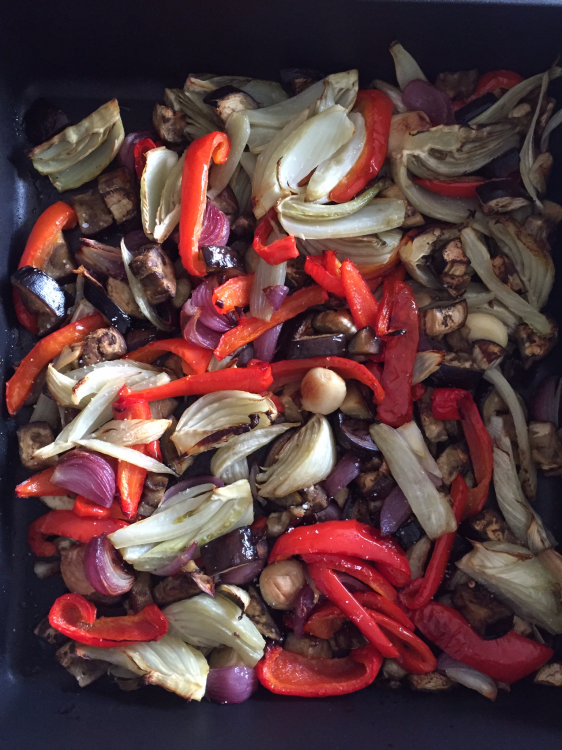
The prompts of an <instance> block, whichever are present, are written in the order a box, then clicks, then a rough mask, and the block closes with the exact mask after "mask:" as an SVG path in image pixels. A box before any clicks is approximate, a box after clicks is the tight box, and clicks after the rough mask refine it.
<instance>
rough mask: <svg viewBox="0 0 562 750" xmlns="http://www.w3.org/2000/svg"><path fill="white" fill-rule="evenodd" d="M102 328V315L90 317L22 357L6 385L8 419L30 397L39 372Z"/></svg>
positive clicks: (66, 328) (60, 332)
mask: <svg viewBox="0 0 562 750" xmlns="http://www.w3.org/2000/svg"><path fill="white" fill-rule="evenodd" d="M103 325H104V319H103V315H102V314H101V313H98V312H97V313H94V314H93V315H88V316H87V317H86V318H82V319H81V320H77V321H76V323H69V325H67V326H64V328H60V329H59V330H58V331H55V332H54V333H50V334H49V335H48V336H45V338H43V339H41V341H39V343H37V344H36V345H35V346H34V347H33V349H32V350H31V351H30V352H29V354H28V355H27V356H26V357H24V358H23V359H22V361H21V363H20V365H19V367H18V369H17V370H16V372H15V374H14V375H12V377H11V378H10V380H8V382H7V383H6V405H7V407H8V411H9V412H10V414H11V415H12V416H14V414H15V413H16V412H17V411H19V409H20V408H21V407H22V406H23V403H24V401H25V399H26V398H27V397H28V396H29V394H30V393H31V389H32V388H33V384H34V382H35V380H36V379H37V377H38V376H39V373H40V372H41V370H42V369H43V368H44V367H46V366H47V365H48V364H49V362H51V360H53V359H54V358H55V357H56V356H58V355H59V354H60V353H61V352H62V350H63V349H64V348H65V346H69V345H70V344H75V343H77V342H78V341H83V340H84V339H85V338H86V336H87V335H88V334H89V333H91V332H92V331H95V330H96V328H101V327H102V326H103Z"/></svg>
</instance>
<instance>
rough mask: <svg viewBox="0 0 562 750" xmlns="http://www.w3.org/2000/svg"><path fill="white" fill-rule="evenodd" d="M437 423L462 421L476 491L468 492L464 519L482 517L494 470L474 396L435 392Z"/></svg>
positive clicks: (454, 391) (447, 390)
mask: <svg viewBox="0 0 562 750" xmlns="http://www.w3.org/2000/svg"><path fill="white" fill-rule="evenodd" d="M431 409H432V412H433V416H434V417H435V418H436V419H460V420H461V424H462V428H463V431H464V436H465V439H466V442H467V443H468V449H469V451H470V459H471V461H472V468H473V469H474V476H475V477H476V481H477V482H478V484H477V486H476V487H473V488H471V489H469V490H468V502H467V504H466V510H465V513H464V517H465V518H469V517H470V516H474V515H476V514H477V513H480V511H481V510H482V508H483V507H484V504H485V503H486V500H487V498H488V491H489V489H490V482H491V481H492V473H493V469H494V455H493V451H492V441H491V439H490V435H489V434H488V430H487V429H486V427H485V425H484V422H483V421H482V417H481V416H480V413H479V411H478V407H477V406H476V404H475V403H474V399H473V398H472V394H471V393H469V391H465V390H463V389H462V388H436V389H435V390H434V391H433V396H432V399H431Z"/></svg>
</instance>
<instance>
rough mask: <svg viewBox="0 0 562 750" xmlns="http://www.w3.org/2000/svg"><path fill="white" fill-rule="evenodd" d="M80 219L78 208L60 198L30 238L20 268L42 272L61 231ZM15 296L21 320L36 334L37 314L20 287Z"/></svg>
mask: <svg viewBox="0 0 562 750" xmlns="http://www.w3.org/2000/svg"><path fill="white" fill-rule="evenodd" d="M77 221H78V217H77V216H76V211H75V210H74V209H73V208H71V206H69V205H68V203H63V201H57V202H56V203H53V205H52V206H49V208H46V209H45V210H44V211H43V213H42V214H41V216H40V217H39V218H38V219H37V221H36V222H35V225H34V227H33V229H32V230H31V233H30V235H29V237H28V238H27V242H26V244H25V248H24V251H23V253H22V256H21V258H20V261H19V263H18V268H23V267H24V266H32V267H33V268H38V269H39V270H40V271H43V270H44V269H45V266H46V264H47V261H48V260H49V256H50V255H51V253H52V251H53V248H54V247H55V245H56V244H57V242H58V238H59V235H60V233H61V232H62V230H63V229H72V228H73V227H75V226H76V223H77ZM13 299H14V307H15V310H16V315H17V318H18V321H19V322H20V323H21V325H22V326H23V327H24V328H27V330H28V331H31V333H37V316H36V315H34V314H33V313H30V312H29V310H28V309H27V308H26V306H25V305H24V304H23V301H22V299H21V296H20V294H19V292H18V291H17V289H14V291H13Z"/></svg>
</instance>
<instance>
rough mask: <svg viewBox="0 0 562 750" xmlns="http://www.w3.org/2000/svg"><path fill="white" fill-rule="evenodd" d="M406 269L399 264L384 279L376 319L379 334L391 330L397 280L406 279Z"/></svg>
mask: <svg viewBox="0 0 562 750" xmlns="http://www.w3.org/2000/svg"><path fill="white" fill-rule="evenodd" d="M405 275H406V269H405V267H404V266H403V265H399V266H398V267H397V268H395V269H394V270H393V271H392V273H390V274H389V275H388V276H387V277H386V278H385V279H384V285H383V292H382V299H381V303H380V305H379V309H378V312H377V317H376V321H375V332H376V334H377V336H380V337H383V336H386V335H387V334H388V333H389V331H390V316H391V314H392V309H393V307H394V302H395V300H396V292H397V286H396V285H397V282H399V281H404V277H405Z"/></svg>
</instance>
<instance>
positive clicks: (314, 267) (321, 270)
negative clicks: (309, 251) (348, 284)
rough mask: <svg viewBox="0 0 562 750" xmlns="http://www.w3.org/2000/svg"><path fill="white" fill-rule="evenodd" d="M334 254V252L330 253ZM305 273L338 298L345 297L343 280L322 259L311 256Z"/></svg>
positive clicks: (308, 258) (307, 261)
mask: <svg viewBox="0 0 562 750" xmlns="http://www.w3.org/2000/svg"><path fill="white" fill-rule="evenodd" d="M330 252H334V251H330ZM304 272H305V273H307V274H308V275H309V276H310V277H311V278H312V279H314V281H315V282H316V283H317V284H319V285H320V286H321V287H322V289H325V290H326V291H327V292H330V293H331V294H335V295H336V297H345V289H344V286H343V282H342V280H341V278H340V277H339V276H337V275H335V274H333V273H331V272H330V271H329V270H328V269H327V267H326V265H325V263H323V262H322V259H321V258H318V257H317V256H316V255H309V256H308V257H307V258H306V260H305V262H304Z"/></svg>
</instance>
